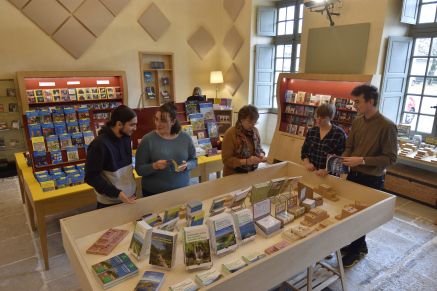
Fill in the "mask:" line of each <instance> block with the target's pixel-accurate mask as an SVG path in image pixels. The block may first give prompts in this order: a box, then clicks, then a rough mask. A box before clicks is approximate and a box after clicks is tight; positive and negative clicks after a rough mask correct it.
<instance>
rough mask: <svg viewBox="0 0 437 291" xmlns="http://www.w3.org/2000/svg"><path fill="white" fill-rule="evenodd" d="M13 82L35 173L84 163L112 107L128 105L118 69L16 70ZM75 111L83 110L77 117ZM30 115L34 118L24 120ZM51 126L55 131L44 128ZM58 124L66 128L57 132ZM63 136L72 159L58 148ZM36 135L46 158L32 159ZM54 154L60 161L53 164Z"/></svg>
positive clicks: (61, 148)
mask: <svg viewBox="0 0 437 291" xmlns="http://www.w3.org/2000/svg"><path fill="white" fill-rule="evenodd" d="M17 83H18V88H19V93H20V96H21V104H22V107H23V114H21V115H20V118H21V119H22V124H23V128H24V133H25V136H26V142H27V148H28V149H29V156H30V158H31V159H32V168H33V171H34V172H40V171H46V170H54V169H61V168H64V169H65V167H69V166H75V165H78V164H82V163H84V162H85V160H86V146H87V144H89V142H90V141H91V140H92V139H93V138H94V137H95V136H96V135H97V132H98V130H99V129H100V128H101V127H102V126H103V125H104V124H105V123H106V122H107V121H108V120H109V118H110V113H111V111H112V109H113V108H116V107H117V106H119V105H121V104H126V103H127V84H126V75H125V73H124V72H123V71H58V72H46V71H40V72H38V71H32V72H17ZM79 108H80V109H79ZM67 110H69V111H71V113H67ZM80 110H85V112H84V113H80ZM43 112H45V113H46V114H45V116H46V117H44V114H43ZM47 112H48V113H47ZM29 113H30V114H32V116H33V115H35V116H37V117H31V118H29V115H28V114H29ZM68 114H70V115H72V116H73V117H72V119H73V121H71V120H69V119H70V118H69V117H68V116H69V115H68ZM55 115H56V116H57V117H56V118H55ZM34 119H36V121H35V120H34ZM29 121H30V122H29ZM50 124H51V126H52V127H53V128H54V130H53V129H52V130H50V129H47V126H46V127H45V125H50ZM72 124H73V125H76V126H72ZM57 125H58V126H59V125H61V126H60V127H62V125H64V128H65V129H64V130H60V131H59V132H58V131H57V128H56V127H57ZM38 126H41V132H40V133H38V132H37V131H35V130H34V129H35V128H37V127H38ZM44 128H46V129H47V132H45V129H44ZM58 129H59V127H58ZM65 134H68V135H69V136H70V139H71V143H72V146H74V147H76V148H77V156H76V158H71V151H68V150H67V149H66V147H62V141H61V136H62V135H65ZM80 135H81V137H79V136H80ZM35 136H36V137H38V136H43V137H44V139H43V140H41V144H42V143H43V142H44V144H45V159H44V155H43V154H42V153H41V156H40V157H36V156H35V151H34V146H35V145H34V144H33V143H34V140H32V137H35ZM50 138H52V139H54V140H55V143H59V145H61V146H60V149H59V148H58V149H53V148H51V147H50V146H49V142H48V140H49V139H50ZM78 139H79V140H80V139H81V141H78ZM76 142H77V143H76ZM70 146H71V145H70ZM56 151H60V153H59V154H58V157H59V160H57V161H56V162H55V161H54V157H55V155H54V153H53V152H56ZM37 152H38V151H37Z"/></svg>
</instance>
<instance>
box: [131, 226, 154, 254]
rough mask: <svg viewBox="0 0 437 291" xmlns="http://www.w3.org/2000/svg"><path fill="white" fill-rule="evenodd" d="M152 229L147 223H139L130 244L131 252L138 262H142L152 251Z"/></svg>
mask: <svg viewBox="0 0 437 291" xmlns="http://www.w3.org/2000/svg"><path fill="white" fill-rule="evenodd" d="M151 238H152V227H151V226H150V225H148V224H147V223H146V222H145V221H143V220H140V221H137V223H136V225H135V229H134V233H133V235H132V239H131V242H130V244H129V251H130V252H131V253H132V254H133V255H134V257H135V258H136V259H137V260H139V261H140V260H142V259H144V258H145V256H146V255H147V254H148V253H149V251H150V242H151Z"/></svg>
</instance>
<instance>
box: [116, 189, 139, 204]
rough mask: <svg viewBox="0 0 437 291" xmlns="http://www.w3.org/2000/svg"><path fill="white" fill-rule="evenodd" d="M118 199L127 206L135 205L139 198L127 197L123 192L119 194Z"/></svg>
mask: <svg viewBox="0 0 437 291" xmlns="http://www.w3.org/2000/svg"><path fill="white" fill-rule="evenodd" d="M118 198H119V199H120V200H121V201H122V202H123V203H126V204H134V203H135V199H137V196H135V195H132V196H131V197H127V195H126V194H124V192H123V191H121V192H120V194H118Z"/></svg>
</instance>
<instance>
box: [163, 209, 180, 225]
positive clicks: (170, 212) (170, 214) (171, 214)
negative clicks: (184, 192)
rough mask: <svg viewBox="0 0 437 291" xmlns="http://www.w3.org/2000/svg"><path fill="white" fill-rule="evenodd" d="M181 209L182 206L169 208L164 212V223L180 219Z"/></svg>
mask: <svg viewBox="0 0 437 291" xmlns="http://www.w3.org/2000/svg"><path fill="white" fill-rule="evenodd" d="M180 209H181V206H180V205H178V206H174V207H170V208H167V209H166V210H165V211H164V221H163V222H164V223H166V222H168V221H170V220H173V219H175V218H179V211H180Z"/></svg>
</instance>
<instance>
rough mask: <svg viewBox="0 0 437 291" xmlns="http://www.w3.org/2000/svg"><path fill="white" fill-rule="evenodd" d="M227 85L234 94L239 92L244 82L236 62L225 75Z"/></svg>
mask: <svg viewBox="0 0 437 291" xmlns="http://www.w3.org/2000/svg"><path fill="white" fill-rule="evenodd" d="M224 81H225V87H226V88H227V89H228V90H229V92H230V93H231V95H232V96H234V95H235V93H237V91H238V88H240V86H241V84H242V83H243V77H242V76H241V74H240V72H239V71H238V68H237V66H236V65H235V64H232V65H231V66H230V67H229V69H228V70H227V71H226V73H225V75H224Z"/></svg>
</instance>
